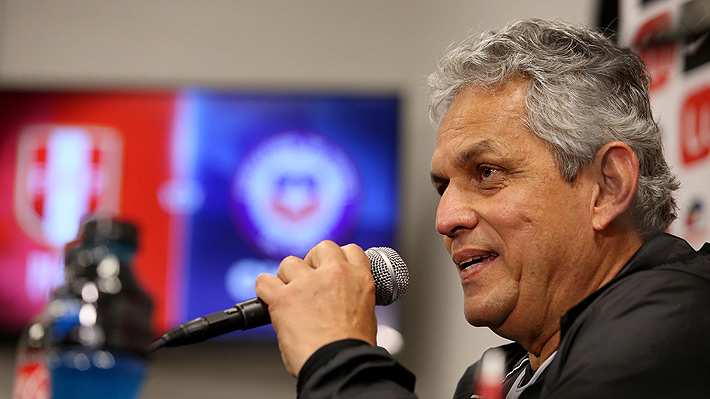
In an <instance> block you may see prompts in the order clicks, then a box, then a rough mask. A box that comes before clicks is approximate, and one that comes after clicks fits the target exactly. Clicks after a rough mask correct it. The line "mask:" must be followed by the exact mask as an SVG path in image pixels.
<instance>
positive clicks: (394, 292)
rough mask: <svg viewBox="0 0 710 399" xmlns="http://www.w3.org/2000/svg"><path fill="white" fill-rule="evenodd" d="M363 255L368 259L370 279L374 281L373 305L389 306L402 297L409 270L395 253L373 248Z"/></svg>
mask: <svg viewBox="0 0 710 399" xmlns="http://www.w3.org/2000/svg"><path fill="white" fill-rule="evenodd" d="M365 254H367V257H368V258H370V264H371V267H372V277H374V279H375V304H377V305H380V306H384V305H389V304H391V303H392V302H394V301H396V300H398V299H399V298H401V297H402V296H404V293H405V292H407V286H408V285H409V270H407V265H406V264H405V263H404V261H403V260H402V258H401V257H400V256H399V254H398V253H397V251H395V250H394V249H392V248H387V247H373V248H369V249H368V250H367V251H365Z"/></svg>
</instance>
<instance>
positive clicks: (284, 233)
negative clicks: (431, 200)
mask: <svg viewBox="0 0 710 399" xmlns="http://www.w3.org/2000/svg"><path fill="white" fill-rule="evenodd" d="M398 120H399V100H398V97H397V96H396V95H390V94H362V93H322V92H313V93H311V92H298V93H294V92H289V93H275V92H254V91H240V90H217V89H204V88H188V89H180V90H116V89H114V90H54V91H37V90H33V91H22V90H5V91H0V184H1V185H2V187H3V189H2V190H0V219H1V224H0V307H2V309H3V312H2V315H0V333H3V334H5V335H7V334H10V335H12V334H17V333H19V331H21V329H22V328H23V327H24V326H25V325H26V324H27V323H28V322H29V320H30V319H31V318H32V317H33V316H34V315H36V314H37V313H38V312H39V311H40V310H41V309H42V307H43V306H44V305H45V303H46V301H47V299H48V297H49V295H50V293H51V292H52V290H53V289H54V288H55V287H57V286H58V285H59V284H61V283H62V282H63V278H64V277H63V273H62V270H63V248H64V245H65V244H66V243H67V242H68V241H71V240H72V239H73V238H75V237H76V234H77V231H78V228H79V225H80V223H81V221H82V220H84V219H85V218H87V217H89V216H92V215H105V216H117V217H120V218H123V219H126V220H129V221H132V222H133V223H135V224H136V225H137V227H138V229H139V250H138V253H137V255H136V258H135V262H134V266H133V267H134V270H135V273H136V274H137V276H138V278H139V281H140V282H141V284H142V285H143V287H144V288H145V289H146V291H148V293H149V294H150V296H151V297H152V298H153V301H154V306H155V312H154V325H155V327H156V332H157V333H160V332H164V331H166V330H168V329H170V328H172V327H174V326H177V325H179V324H181V323H183V322H185V321H188V320H191V319H194V318H196V317H199V316H203V315H206V314H209V313H213V312H216V311H219V310H223V309H226V308H229V307H231V306H232V305H233V304H234V303H236V302H239V301H242V300H246V299H249V298H252V297H254V279H255V278H256V276H257V275H258V274H260V273H272V274H273V273H275V272H276V269H277V267H278V264H279V263H280V260H281V259H282V258H283V257H285V256H287V255H291V254H293V255H297V256H304V255H305V254H306V252H307V251H308V249H309V248H310V247H312V246H313V245H315V244H316V243H318V242H319V241H321V240H325V239H328V240H333V241H335V242H337V243H339V244H341V245H342V244H346V243H350V242H353V243H356V244H358V245H360V246H361V247H363V248H368V247H372V246H395V245H396V243H395V241H396V236H397V218H398V191H399V185H398V167H397V166H398V153H397V148H398ZM378 319H380V322H383V323H386V324H390V325H395V326H396V324H397V321H396V319H397V317H396V309H395V308H385V309H379V310H378ZM230 336H231V337H232V338H239V337H244V338H266V339H272V338H273V336H274V334H273V330H272V329H271V328H270V327H264V328H259V329H255V330H253V331H249V332H245V333H239V334H230Z"/></svg>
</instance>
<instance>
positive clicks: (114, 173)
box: [14, 125, 122, 248]
mask: <svg viewBox="0 0 710 399" xmlns="http://www.w3.org/2000/svg"><path fill="white" fill-rule="evenodd" d="M121 157H122V140H121V137H120V136H119V135H118V133H116V132H115V131H114V130H112V129H110V128H107V127H100V126H81V125H79V126H74V125H30V126H27V127H26V128H25V129H24V130H23V131H22V133H21V135H20V139H19V145H18V153H17V173H16V180H15V199H14V208H15V217H16V219H17V222H18V224H19V225H20V226H21V227H22V229H23V230H24V231H25V232H26V233H27V235H28V236H30V237H32V238H33V239H34V240H35V241H37V242H39V243H41V244H43V245H45V246H46V247H49V248H62V247H63V246H64V244H66V243H67V242H69V241H71V240H72V239H74V237H76V234H77V231H78V228H79V224H80V223H81V220H82V218H84V217H86V216H87V215H89V214H92V213H96V212H102V213H107V214H114V213H116V212H117V211H118V205H119V195H120V182H121Z"/></svg>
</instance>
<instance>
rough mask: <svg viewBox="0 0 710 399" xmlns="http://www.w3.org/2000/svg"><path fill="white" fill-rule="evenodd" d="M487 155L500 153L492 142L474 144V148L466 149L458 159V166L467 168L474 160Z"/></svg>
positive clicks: (483, 141)
mask: <svg viewBox="0 0 710 399" xmlns="http://www.w3.org/2000/svg"><path fill="white" fill-rule="evenodd" d="M485 153H494V154H497V153H498V151H497V149H496V147H495V146H494V145H493V144H491V142H490V140H482V141H479V142H477V143H475V144H473V145H472V146H470V147H468V148H466V149H464V150H463V151H462V152H461V153H459V155H458V156H457V157H456V164H457V165H460V166H466V165H468V163H469V162H470V161H471V160H472V159H474V158H478V157H480V156H481V155H483V154H485Z"/></svg>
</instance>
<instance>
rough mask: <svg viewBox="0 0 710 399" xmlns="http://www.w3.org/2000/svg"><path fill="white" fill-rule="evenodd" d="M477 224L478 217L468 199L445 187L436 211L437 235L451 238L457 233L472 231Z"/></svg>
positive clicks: (457, 190)
mask: <svg viewBox="0 0 710 399" xmlns="http://www.w3.org/2000/svg"><path fill="white" fill-rule="evenodd" d="M477 223H478V216H477V215H476V212H475V210H474V209H473V206H472V202H471V200H470V198H467V197H466V195H464V193H463V192H461V191H460V190H459V189H457V188H456V187H452V186H449V187H447V189H446V191H444V194H443V195H442V196H441V198H440V199H439V206H438V208H437V210H436V230H437V231H438V232H439V234H441V235H445V236H447V237H451V238H453V237H454V236H455V235H456V233H457V232H458V231H460V230H464V229H472V228H474V227H475V226H476V224H477Z"/></svg>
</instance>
